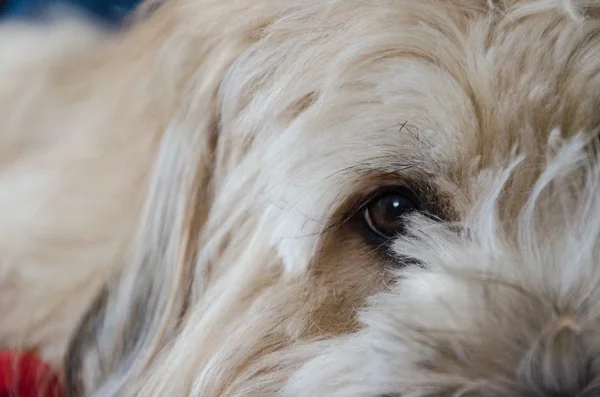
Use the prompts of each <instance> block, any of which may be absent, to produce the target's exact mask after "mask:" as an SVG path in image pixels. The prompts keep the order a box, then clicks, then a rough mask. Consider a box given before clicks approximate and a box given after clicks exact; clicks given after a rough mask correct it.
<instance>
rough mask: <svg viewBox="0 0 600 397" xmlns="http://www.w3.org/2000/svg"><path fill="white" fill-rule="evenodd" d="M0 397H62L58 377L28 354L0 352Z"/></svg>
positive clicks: (37, 359)
mask: <svg viewBox="0 0 600 397" xmlns="http://www.w3.org/2000/svg"><path fill="white" fill-rule="evenodd" d="M0 397H62V388H61V385H60V380H59V378H58V376H57V375H56V374H55V373H54V371H53V370H52V368H50V366H48V365H47V364H45V363H44V362H42V361H41V360H40V359H39V358H37V357H36V356H34V355H32V354H28V353H16V352H0Z"/></svg>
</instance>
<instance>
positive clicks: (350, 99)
mask: <svg viewBox="0 0 600 397" xmlns="http://www.w3.org/2000/svg"><path fill="white" fill-rule="evenodd" d="M599 12H600V3H598V2H596V1H584V0H581V1H552V0H523V1H509V0H505V1H497V2H496V1H484V0H469V1H448V0H427V1H413V0H394V1H387V0H386V1H359V0H348V1H276V0H273V1H253V0H248V1H229V0H214V1H210V0H206V1H197V2H178V1H174V2H173V3H172V4H171V3H169V2H167V3H166V4H164V5H162V6H161V7H160V8H159V9H158V10H156V11H155V12H154V13H153V14H152V15H151V16H148V17H147V18H146V19H144V20H143V21H140V22H138V23H137V24H136V25H134V27H133V28H132V30H131V31H130V32H128V33H125V38H124V40H123V41H124V46H125V47H126V48H127V46H128V45H131V46H134V45H138V46H139V45H140V42H143V43H151V45H150V44H148V48H152V49H153V51H155V53H156V54H158V55H159V57H162V58H161V59H160V60H158V61H157V59H158V57H155V58H153V59H154V61H156V62H158V65H154V66H153V73H156V76H157V78H156V80H155V82H156V84H157V86H159V87H162V85H164V87H166V88H165V89H168V90H170V91H167V92H168V95H171V96H172V97H173V103H174V104H175V105H173V111H172V112H171V114H170V118H169V120H168V123H166V124H167V125H166V128H165V132H164V135H163V141H162V143H161V147H160V150H159V153H158V154H157V160H156V164H157V166H156V169H155V176H154V179H153V180H152V182H151V186H150V190H149V198H148V205H147V209H146V212H145V215H144V217H143V219H142V222H141V226H140V230H141V231H140V235H139V238H138V239H137V240H136V245H135V247H133V248H134V249H133V250H132V251H133V253H132V256H131V258H130V265H129V266H128V267H127V268H126V269H125V270H124V271H123V272H122V273H121V274H119V276H118V279H117V280H113V281H111V282H109V283H108V284H107V287H106V289H105V291H104V292H103V294H102V296H101V297H99V298H98V300H97V302H96V305H95V306H94V307H93V308H92V309H91V310H90V312H89V314H88V316H87V317H86V319H85V321H84V322H83V324H82V326H81V328H80V330H79V332H78V333H77V335H76V336H75V338H74V340H73V344H72V349H71V352H70V354H69V357H68V360H67V364H66V365H67V371H68V382H69V385H70V387H71V388H72V391H73V392H74V393H79V392H82V391H84V390H85V391H87V392H91V391H92V390H95V391H96V392H97V395H98V396H107V395H124V394H127V393H130V394H135V395H142V396H145V395H161V396H179V395H201V396H269V395H285V396H307V397H308V396H365V397H375V396H383V395H393V396H403V397H408V396H415V397H416V396H431V397H433V396H444V397H450V396H458V395H460V396H486V397H492V396H508V395H510V396H523V397H534V396H535V397H551V396H592V395H597V394H598V393H600V303H598V302H599V300H600V262H599V260H600V245H599V244H598V243H599V242H600V186H599V182H600V179H599V177H600V166H598V165H597V154H598V149H597V144H596V140H597V136H596V135H597V134H598V129H599V127H600V117H599V116H598V115H599V114H600V113H599V112H598V104H599V102H598V98H599V93H600V19H598V17H599V15H600V14H599ZM164 87H163V88H164ZM161 94H162V92H160V90H159V89H158V88H157V91H156V95H161Z"/></svg>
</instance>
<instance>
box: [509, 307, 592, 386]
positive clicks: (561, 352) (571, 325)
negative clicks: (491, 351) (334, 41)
mask: <svg viewBox="0 0 600 397" xmlns="http://www.w3.org/2000/svg"><path fill="white" fill-rule="evenodd" d="M597 353H598V351H597V349H596V348H595V346H594V338H593V335H592V334H590V333H588V332H586V330H584V329H582V327H580V326H579V325H578V324H577V323H576V322H575V321H573V320H572V319H571V318H570V317H564V318H561V319H559V320H558V321H557V322H556V323H555V324H552V326H551V327H550V329H549V330H547V331H546V332H544V333H543V334H542V336H541V337H539V338H538V339H537V340H536V341H535V342H534V343H533V345H532V346H531V348H530V349H529V351H527V353H526V354H525V356H524V358H523V360H522V361H521V363H520V365H519V368H518V377H519V380H520V383H521V384H523V385H525V388H526V389H528V390H530V391H531V392H533V393H534V395H543V396H555V397H582V396H591V395H592V394H590V393H592V392H595V393H598V392H600V389H598V386H600V384H598V381H599V379H598V377H597V376H598V375H600V373H599V369H600V368H599V367H598V364H599V361H598V354H597ZM592 389H593V390H592ZM594 395H598V394H594Z"/></svg>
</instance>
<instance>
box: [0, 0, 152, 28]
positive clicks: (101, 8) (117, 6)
mask: <svg viewBox="0 0 600 397" xmlns="http://www.w3.org/2000/svg"><path fill="white" fill-rule="evenodd" d="M140 2H141V0H0V20H5V19H11V18H12V19H15V18H21V19H28V18H38V17H41V16H42V15H43V14H44V12H45V10H47V9H48V8H49V7H53V6H69V7H74V8H75V9H77V10H78V11H81V12H84V13H86V14H88V16H90V17H92V18H94V19H97V20H98V21H99V22H103V23H107V24H111V25H119V24H120V23H121V22H122V21H123V19H124V18H125V17H127V15H129V13H130V12H131V11H133V10H134V9H135V7H136V6H137V5H138V4H139V3H140Z"/></svg>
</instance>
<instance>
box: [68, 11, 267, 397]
mask: <svg viewBox="0 0 600 397" xmlns="http://www.w3.org/2000/svg"><path fill="white" fill-rule="evenodd" d="M183 3H184V4H180V5H171V4H169V3H167V4H165V5H162V6H160V7H159V8H158V9H157V10H153V11H152V13H151V15H149V16H147V19H145V20H135V21H134V22H133V24H132V26H131V28H130V29H129V30H128V31H126V32H124V33H123V34H122V37H121V40H122V41H123V46H125V47H129V48H144V51H145V52H146V53H145V54H144V56H145V57H146V58H148V59H151V60H154V61H155V62H158V65H159V66H158V67H157V65H152V64H149V65H146V67H147V68H148V69H154V70H157V72H156V73H157V75H156V76H155V78H156V79H157V82H162V83H164V84H158V85H157V86H158V87H161V86H162V87H163V88H165V89H166V90H167V92H159V91H156V92H152V93H151V94H152V95H156V96H164V95H170V96H171V97H172V101H173V107H172V109H171V110H170V114H169V115H168V118H167V119H166V120H165V121H164V123H165V125H164V131H163V132H162V133H161V134H162V135H161V141H160V143H159V148H158V152H157V155H156V158H155V162H154V169H153V171H152V175H151V178H150V181H149V190H148V195H147V201H146V206H145V208H144V211H143V213H142V216H141V223H140V226H139V235H138V236H137V239H136V240H135V241H134V244H133V246H132V249H131V254H130V257H129V258H128V261H127V263H125V264H123V266H122V267H121V268H120V271H119V272H118V274H116V275H115V276H114V278H113V279H111V280H109V281H108V282H107V283H106V285H105V287H104V289H103V291H102V293H101V294H100V295H99V296H98V297H97V299H96V302H95V304H94V305H93V306H92V307H91V308H90V309H89V312H88V313H87V315H86V316H85V318H84V320H83V322H82V323H81V325H80V326H79V328H78V330H77V331H76V333H75V335H74V336H73V337H72V339H71V345H70V348H69V351H68V353H67V357H66V361H65V374H66V386H67V391H68V394H69V395H71V396H81V395H90V394H92V392H95V393H97V394H98V395H102V396H116V395H124V394H129V393H131V391H126V390H128V389H127V388H128V387H130V386H131V383H132V382H131V379H133V378H135V377H137V376H139V375H140V374H141V373H143V372H144V370H145V369H146V368H147V366H148V365H149V362H150V361H151V360H152V359H153V358H154V357H156V355H157V354H158V353H159V351H160V350H161V348H162V347H163V346H164V345H165V343H167V342H168V340H169V339H170V336H172V335H173V333H175V332H177V326H178V324H179V323H181V321H183V320H182V318H183V316H184V314H185V311H186V305H187V303H188V301H189V299H190V297H191V296H193V295H196V294H198V293H201V290H202V281H201V280H202V279H204V278H205V277H206V276H205V272H208V270H209V269H203V268H198V267H196V261H195V253H196V251H197V247H196V245H197V244H198V240H199V234H200V232H201V230H202V225H203V223H204V221H205V218H206V214H207V212H208V211H209V207H210V203H211V196H212V191H211V189H212V187H211V185H212V184H211V178H212V175H213V168H214V166H215V162H216V161H218V157H219V156H220V154H219V153H223V151H224V150H223V148H222V147H220V146H222V145H223V143H222V142H220V140H219V135H220V123H221V120H220V112H219V108H220V105H219V101H218V91H219V88H220V85H221V82H222V80H223V77H224V75H225V73H226V72H227V70H228V68H229V67H230V65H231V64H232V63H233V62H234V61H235V59H236V58H237V57H238V56H239V55H240V54H241V53H242V52H243V51H244V49H246V48H247V47H248V46H249V45H250V44H251V43H252V42H253V40H254V39H253V36H254V35H256V32H257V31H258V29H260V25H261V18H257V19H256V20H243V19H242V18H240V15H245V14H247V12H244V11H247V10H242V9H241V8H242V7H245V8H249V7H256V6H257V4H258V2H257V3H256V4H244V5H239V4H237V3H240V2H235V1H229V0H214V1H203V2H201V6H202V9H198V5H196V6H195V7H196V8H194V5H193V4H190V3H187V4H186V3H185V2H183ZM225 3H227V4H225ZM244 3H250V2H244ZM237 8H240V9H239V10H237V11H236V9H237ZM190 14H193V15H191V16H190ZM255 15H256V14H255ZM258 15H260V14H258ZM142 19H143V18H142ZM254 37H255V36H254ZM119 54H120V56H127V55H126V52H125V51H123V52H120V53H119ZM148 54H151V56H148ZM129 56H134V55H129ZM169 89H170V90H172V91H170V92H169V91H168V90H169ZM157 90H158V88H157ZM94 395H96V394H94Z"/></svg>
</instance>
